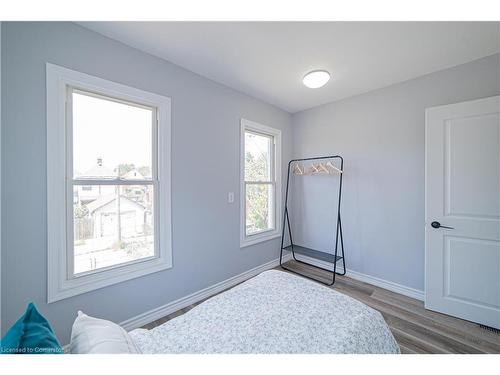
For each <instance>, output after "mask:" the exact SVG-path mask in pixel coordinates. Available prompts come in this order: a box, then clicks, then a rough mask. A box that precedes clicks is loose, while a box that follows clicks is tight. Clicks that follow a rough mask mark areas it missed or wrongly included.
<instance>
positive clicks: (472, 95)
mask: <svg viewBox="0 0 500 375" xmlns="http://www.w3.org/2000/svg"><path fill="white" fill-rule="evenodd" d="M499 75H500V55H494V56H490V57H487V58H483V59H480V60H477V61H474V62H471V63H468V64H464V65H461V66H457V67H454V68H451V69H447V70H444V71H440V72H436V73H433V74H430V75H427V76H423V77H420V78H417V79H414V80H411V81H407V82H404V83H400V84H397V85H394V86H390V87H387V88H384V89H380V90H377V91H373V92H369V93H366V94H363V95H359V96H355V97H352V98H349V99H345V100H342V101H338V102H335V103H330V104H327V105H324V106H320V107H317V108H313V109H310V110H307V111H303V112H299V113H297V114H295V115H294V116H293V119H292V122H293V154H294V156H295V157H306V156H314V155H323V154H331V153H334V154H336V153H338V154H341V155H342V156H343V157H344V158H345V174H344V178H345V185H344V194H343V204H342V213H343V220H342V224H343V227H344V234H345V245H346V254H347V256H346V258H347V268H348V269H352V270H354V271H358V272H361V273H364V274H368V275H371V276H375V277H379V278H382V279H385V280H388V281H392V282H396V283H400V284H403V285H405V286H408V287H412V288H416V289H419V290H423V289H424V220H425V219H424V189H425V185H424V184H425V181H424V157H425V145H424V123H425V119H424V110H425V108H427V107H431V106H436V105H442V104H449V103H455V102H460V101H465V100H471V99H477V98H482V97H487V96H492V95H498V94H500V76H499ZM329 84H332V85H334V84H335V78H334V79H333V81H332V82H331V83H329ZM307 184H311V182H305V183H302V186H299V188H300V189H305V188H306V187H307V186H305V185H307ZM312 184H313V185H312V186H309V187H310V188H311V187H312V189H316V191H315V192H314V193H313V194H311V193H310V192H311V190H306V192H307V193H309V195H306V198H300V199H299V196H298V195H297V194H295V195H294V197H293V198H294V199H293V202H294V205H293V207H292V209H293V210H295V212H298V213H305V215H304V217H305V218H307V219H308V221H307V222H306V223H304V220H301V219H300V218H299V219H297V218H296V219H294V224H293V225H294V226H295V227H296V232H297V234H296V236H295V238H294V241H296V242H298V243H300V242H302V243H303V244H304V245H310V246H312V245H311V243H314V245H315V246H317V247H323V248H324V247H325V246H327V245H328V243H329V241H330V243H331V227H329V226H328V225H329V221H328V219H331V217H328V213H325V209H324V208H322V207H325V206H324V204H327V203H328V200H329V199H331V198H329V197H328V196H325V195H324V193H323V194H320V192H321V191H323V192H325V191H326V190H325V189H323V190H321V189H322V187H323V188H324V186H322V185H325V180H324V179H319V180H317V181H316V182H314V183H312ZM313 191H314V190H313ZM320 200H321V202H320ZM323 200H324V202H323ZM313 206H314V207H316V208H319V210H317V211H316V212H319V214H317V215H311V214H310V211H311V208H312V207H313ZM321 210H323V211H321ZM295 217H296V216H295ZM303 227H307V228H308V229H309V230H308V231H301V228H303ZM311 233H314V236H311Z"/></svg>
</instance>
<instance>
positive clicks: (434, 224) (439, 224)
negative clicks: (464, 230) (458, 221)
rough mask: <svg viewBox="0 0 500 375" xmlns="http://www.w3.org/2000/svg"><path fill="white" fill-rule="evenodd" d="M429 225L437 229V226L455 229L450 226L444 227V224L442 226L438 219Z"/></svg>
mask: <svg viewBox="0 0 500 375" xmlns="http://www.w3.org/2000/svg"><path fill="white" fill-rule="evenodd" d="M431 227H433V228H436V229H437V228H445V229H455V228H452V227H446V226H444V225H441V223H440V222H439V221H433V222H432V223H431Z"/></svg>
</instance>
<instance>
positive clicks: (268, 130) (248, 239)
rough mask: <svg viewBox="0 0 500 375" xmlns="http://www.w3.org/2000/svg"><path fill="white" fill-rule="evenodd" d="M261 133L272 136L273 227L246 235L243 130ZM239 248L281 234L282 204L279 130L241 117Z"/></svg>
mask: <svg viewBox="0 0 500 375" xmlns="http://www.w3.org/2000/svg"><path fill="white" fill-rule="evenodd" d="M246 129H248V130H250V131H254V132H257V133H263V134H266V135H270V136H272V137H274V143H275V148H274V163H275V164H274V174H275V197H274V207H275V223H276V224H275V226H276V227H275V229H272V230H266V231H263V232H261V233H258V234H254V235H251V236H247V235H246V230H245V225H246V217H245V203H246V202H245V201H246V199H245V197H246V196H245V155H244V150H245V130H246ZM239 152H240V248H243V247H247V246H252V245H255V244H258V243H261V242H264V241H269V240H272V239H274V238H278V237H280V236H281V220H280V217H281V206H282V186H281V179H282V165H281V130H279V129H276V128H273V127H270V126H267V125H263V124H259V123H257V122H254V121H250V120H247V119H245V118H242V119H241V121H240V149H239Z"/></svg>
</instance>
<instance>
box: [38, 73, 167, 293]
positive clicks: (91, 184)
mask: <svg viewBox="0 0 500 375" xmlns="http://www.w3.org/2000/svg"><path fill="white" fill-rule="evenodd" d="M47 159H48V175H47V192H48V196H47V201H48V205H47V206H48V255H49V256H48V301H49V302H53V301H57V300H60V299H63V298H66V297H70V296H73V295H77V294H80V293H84V292H87V291H90V290H94V289H97V288H101V287H104V286H107V285H111V284H114V283H117V282H121V281H124V280H128V279H131V278H134V277H139V276H142V275H145V274H148V273H152V272H157V271H160V270H164V269H167V268H169V267H171V257H172V256H171V229H170V228H171V225H170V221H171V220H170V99H169V98H167V97H163V96H159V95H155V94H151V93H148V92H145V91H141V90H137V89H134V88H130V87H127V86H123V85H120V84H117V83H113V82H110V81H105V80H102V79H99V78H96V77H92V76H88V75H86V74H82V73H78V72H75V71H72V70H69V69H65V68H61V67H58V66H55V65H51V64H47ZM64 217H65V218H66V220H65V221H64V220H60V218H64Z"/></svg>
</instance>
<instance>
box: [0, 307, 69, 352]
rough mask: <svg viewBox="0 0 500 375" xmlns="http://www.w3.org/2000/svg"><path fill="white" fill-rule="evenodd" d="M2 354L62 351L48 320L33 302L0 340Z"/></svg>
mask: <svg viewBox="0 0 500 375" xmlns="http://www.w3.org/2000/svg"><path fill="white" fill-rule="evenodd" d="M0 353H2V354H59V353H64V351H63V349H62V348H61V345H60V344H59V341H57V338H56V335H55V334H54V331H53V330H52V328H51V327H50V324H49V322H48V321H47V319H45V318H44V317H43V316H42V315H41V314H40V313H39V312H38V310H37V309H36V307H35V305H34V304H33V303H30V304H29V305H28V308H27V309H26V312H25V313H24V315H23V316H21V318H19V320H18V321H17V322H16V323H15V324H14V325H13V326H12V327H11V328H10V329H9V330H8V331H7V333H6V334H5V336H4V337H3V339H2V340H1V341H0Z"/></svg>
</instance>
